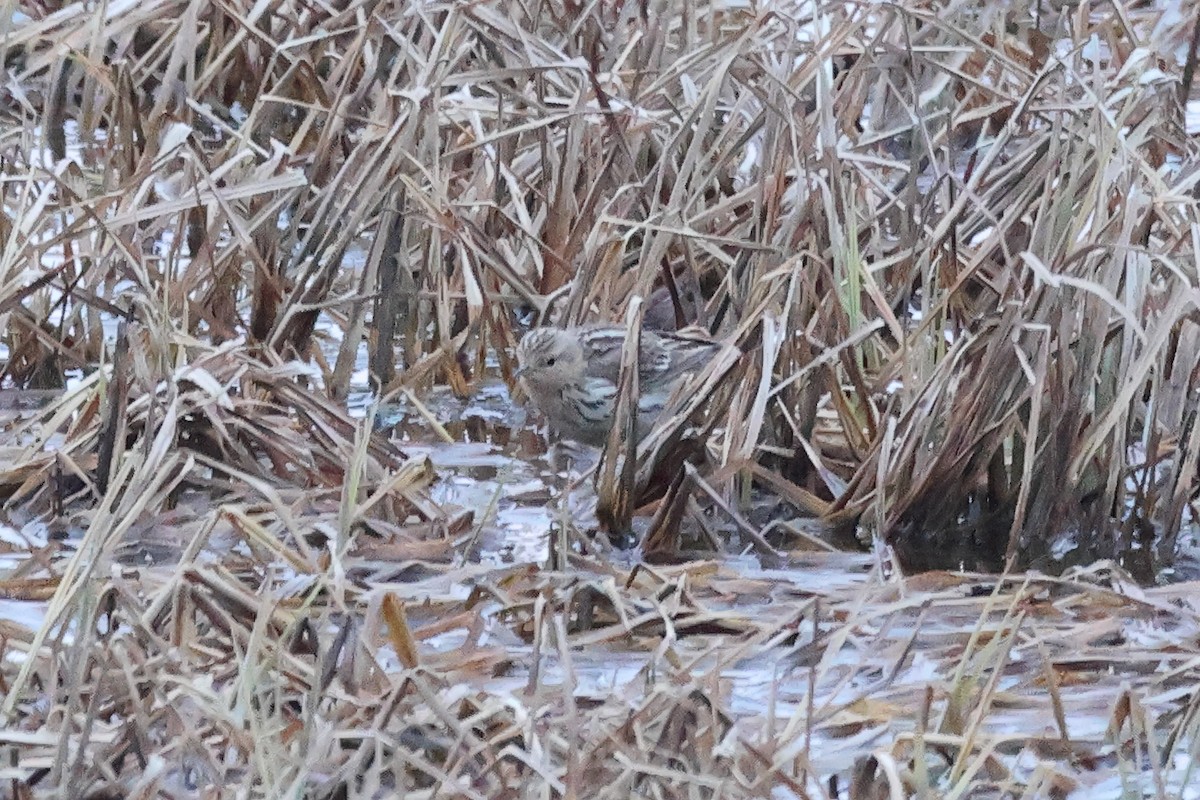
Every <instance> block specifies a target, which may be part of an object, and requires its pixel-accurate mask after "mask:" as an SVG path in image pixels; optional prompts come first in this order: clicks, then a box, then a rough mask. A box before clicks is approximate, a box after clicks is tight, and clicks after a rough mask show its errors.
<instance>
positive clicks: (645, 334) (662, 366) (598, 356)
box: [580, 325, 720, 392]
mask: <svg viewBox="0 0 1200 800" xmlns="http://www.w3.org/2000/svg"><path fill="white" fill-rule="evenodd" d="M580 343H581V344H582V346H583V358H584V370H585V372H586V374H587V375H588V376H590V377H594V378H602V379H604V380H607V381H611V382H613V383H616V382H617V378H618V376H619V375H620V372H621V349H622V348H623V347H624V346H625V329H624V328H618V327H613V326H610V325H604V326H595V327H591V328H584V329H583V330H581V331H580ZM719 349H720V345H718V344H717V343H716V342H713V341H711V340H707V339H702V338H699V337H694V336H679V335H676V334H669V333H656V332H654V331H646V330H643V331H642V339H641V353H640V354H639V356H640V357H639V358H638V380H639V382H640V383H641V384H642V387H643V388H642V391H643V392H645V391H647V390H651V391H655V390H660V389H662V388H663V387H665V385H666V384H669V383H671V382H673V381H675V380H677V379H678V378H679V376H681V375H682V374H683V373H685V372H694V371H695V370H697V369H699V368H701V367H703V366H704V365H705V364H706V363H708V361H709V360H710V359H711V358H712V357H713V356H715V355H716V353H717V351H718V350H719Z"/></svg>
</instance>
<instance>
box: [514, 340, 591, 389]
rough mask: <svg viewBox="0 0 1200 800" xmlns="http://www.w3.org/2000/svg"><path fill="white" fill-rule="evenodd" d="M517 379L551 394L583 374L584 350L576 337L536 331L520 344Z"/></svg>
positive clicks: (532, 387) (518, 348)
mask: <svg viewBox="0 0 1200 800" xmlns="http://www.w3.org/2000/svg"><path fill="white" fill-rule="evenodd" d="M517 364H518V369H517V373H516V374H517V377H518V378H520V379H521V380H522V381H524V383H525V385H526V386H528V387H530V388H531V389H534V390H542V391H551V390H555V389H559V388H561V387H563V386H565V385H566V384H567V383H569V382H570V381H572V380H575V379H577V378H578V377H580V376H581V375H582V373H583V368H584V364H583V347H582V346H581V345H580V344H579V338H578V337H577V336H575V335H574V334H572V333H570V332H568V331H564V330H560V329H558V328H535V329H533V330H531V331H530V332H529V333H527V334H525V337H524V338H523V339H521V343H520V344H519V345H517Z"/></svg>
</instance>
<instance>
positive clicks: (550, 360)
mask: <svg viewBox="0 0 1200 800" xmlns="http://www.w3.org/2000/svg"><path fill="white" fill-rule="evenodd" d="M557 360H558V359H557V358H547V359H546V366H547V367H553V366H554V362H555V361H557Z"/></svg>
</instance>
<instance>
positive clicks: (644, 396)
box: [517, 325, 721, 447]
mask: <svg viewBox="0 0 1200 800" xmlns="http://www.w3.org/2000/svg"><path fill="white" fill-rule="evenodd" d="M625 337H626V330H625V328H622V327H615V326H611V325H589V326H584V327H578V328H534V329H533V330H531V331H529V332H528V333H526V334H525V336H524V337H523V338H522V339H521V343H520V344H519V345H518V346H517V363H518V369H517V378H518V380H520V382H521V385H522V386H523V387H524V389H525V391H526V393H527V395H528V396H529V398H530V400H531V401H532V402H533V404H534V405H535V406H536V407H537V409H538V410H539V411H540V412H541V413H542V414H543V415H544V416H545V417H546V419H547V421H548V422H549V423H550V426H551V428H553V429H554V430H555V431H556V432H557V433H558V434H559V435H561V436H565V437H566V438H568V439H574V440H575V441H578V442H582V443H584V444H589V445H592V446H595V447H600V446H603V445H604V443H605V442H606V441H607V440H608V434H609V431H610V430H611V429H612V426H613V419H614V415H615V410H616V401H617V391H618V389H617V381H618V376H619V374H620V369H621V352H622V349H623V348H624V346H625ZM720 350H721V345H720V344H719V343H718V342H714V341H712V340H711V339H707V338H702V337H700V336H698V335H689V334H688V333H687V332H686V331H685V332H679V333H674V334H670V333H661V332H653V331H647V330H643V331H642V334H641V347H640V351H639V354H638V356H639V357H638V389H639V397H638V410H637V421H636V425H635V428H636V435H637V438H638V440H639V441H640V440H641V439H642V438H644V437H645V436H646V434H648V433H649V432H650V430H651V428H653V426H654V422H655V420H656V419H657V418H658V416H659V414H660V413H661V412H662V410H663V408H664V407H665V406H666V403H667V401H668V400H669V399H670V397H671V393H672V392H673V391H674V390H675V388H676V387H677V386H678V385H679V384H680V382H681V380H682V378H683V377H684V376H685V375H687V374H688V373H691V372H696V371H698V370H700V369H701V368H703V367H704V365H705V364H707V363H708V362H709V361H711V360H712V359H713V358H714V357H715V356H716V355H717V353H719V352H720Z"/></svg>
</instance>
